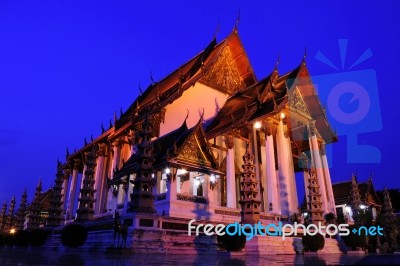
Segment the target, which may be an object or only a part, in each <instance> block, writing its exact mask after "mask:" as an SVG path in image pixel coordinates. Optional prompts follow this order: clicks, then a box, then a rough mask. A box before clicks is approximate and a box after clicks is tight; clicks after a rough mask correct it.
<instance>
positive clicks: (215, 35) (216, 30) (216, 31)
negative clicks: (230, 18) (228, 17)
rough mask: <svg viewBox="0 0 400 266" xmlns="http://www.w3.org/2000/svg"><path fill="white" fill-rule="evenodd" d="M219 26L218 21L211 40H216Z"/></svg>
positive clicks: (219, 22)
mask: <svg viewBox="0 0 400 266" xmlns="http://www.w3.org/2000/svg"><path fill="white" fill-rule="evenodd" d="M220 25H221V21H220V20H219V19H218V24H217V28H216V29H215V32H214V37H213V40H215V39H217V35H218V33H219V28H220Z"/></svg>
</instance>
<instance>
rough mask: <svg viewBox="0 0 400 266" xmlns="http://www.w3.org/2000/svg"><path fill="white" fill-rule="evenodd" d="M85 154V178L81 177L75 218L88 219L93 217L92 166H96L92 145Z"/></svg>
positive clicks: (93, 190)
mask: <svg viewBox="0 0 400 266" xmlns="http://www.w3.org/2000/svg"><path fill="white" fill-rule="evenodd" d="M85 156H86V171H85V179H83V186H82V188H81V193H80V198H79V208H78V210H77V214H78V216H77V220H80V221H88V220H92V219H93V214H94V209H93V203H94V202H95V199H94V193H95V192H96V190H95V189H94V168H95V167H96V150H95V147H94V146H93V147H92V148H91V149H90V151H89V152H87V153H85Z"/></svg>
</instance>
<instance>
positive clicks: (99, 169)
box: [94, 144, 105, 214]
mask: <svg viewBox="0 0 400 266" xmlns="http://www.w3.org/2000/svg"><path fill="white" fill-rule="evenodd" d="M101 145H104V144H101ZM103 147H105V146H103ZM104 155H105V151H104V150H102V147H101V146H100V147H99V152H98V157H97V162H96V172H95V176H94V185H95V188H96V192H95V203H94V214H100V213H101V202H102V195H103V188H104V184H103V182H104Z"/></svg>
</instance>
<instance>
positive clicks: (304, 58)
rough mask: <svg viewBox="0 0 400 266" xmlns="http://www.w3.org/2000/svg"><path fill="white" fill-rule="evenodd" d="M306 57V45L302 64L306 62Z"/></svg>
mask: <svg viewBox="0 0 400 266" xmlns="http://www.w3.org/2000/svg"><path fill="white" fill-rule="evenodd" d="M306 58H307V47H304V54H303V64H305V63H306Z"/></svg>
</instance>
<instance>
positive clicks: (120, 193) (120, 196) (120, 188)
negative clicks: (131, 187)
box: [117, 184, 126, 205]
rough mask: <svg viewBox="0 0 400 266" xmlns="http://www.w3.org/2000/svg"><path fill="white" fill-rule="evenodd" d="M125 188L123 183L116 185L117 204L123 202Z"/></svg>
mask: <svg viewBox="0 0 400 266" xmlns="http://www.w3.org/2000/svg"><path fill="white" fill-rule="evenodd" d="M125 195H126V193H125V189H124V185H123V184H119V185H118V197H117V205H120V204H124V202H125Z"/></svg>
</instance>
